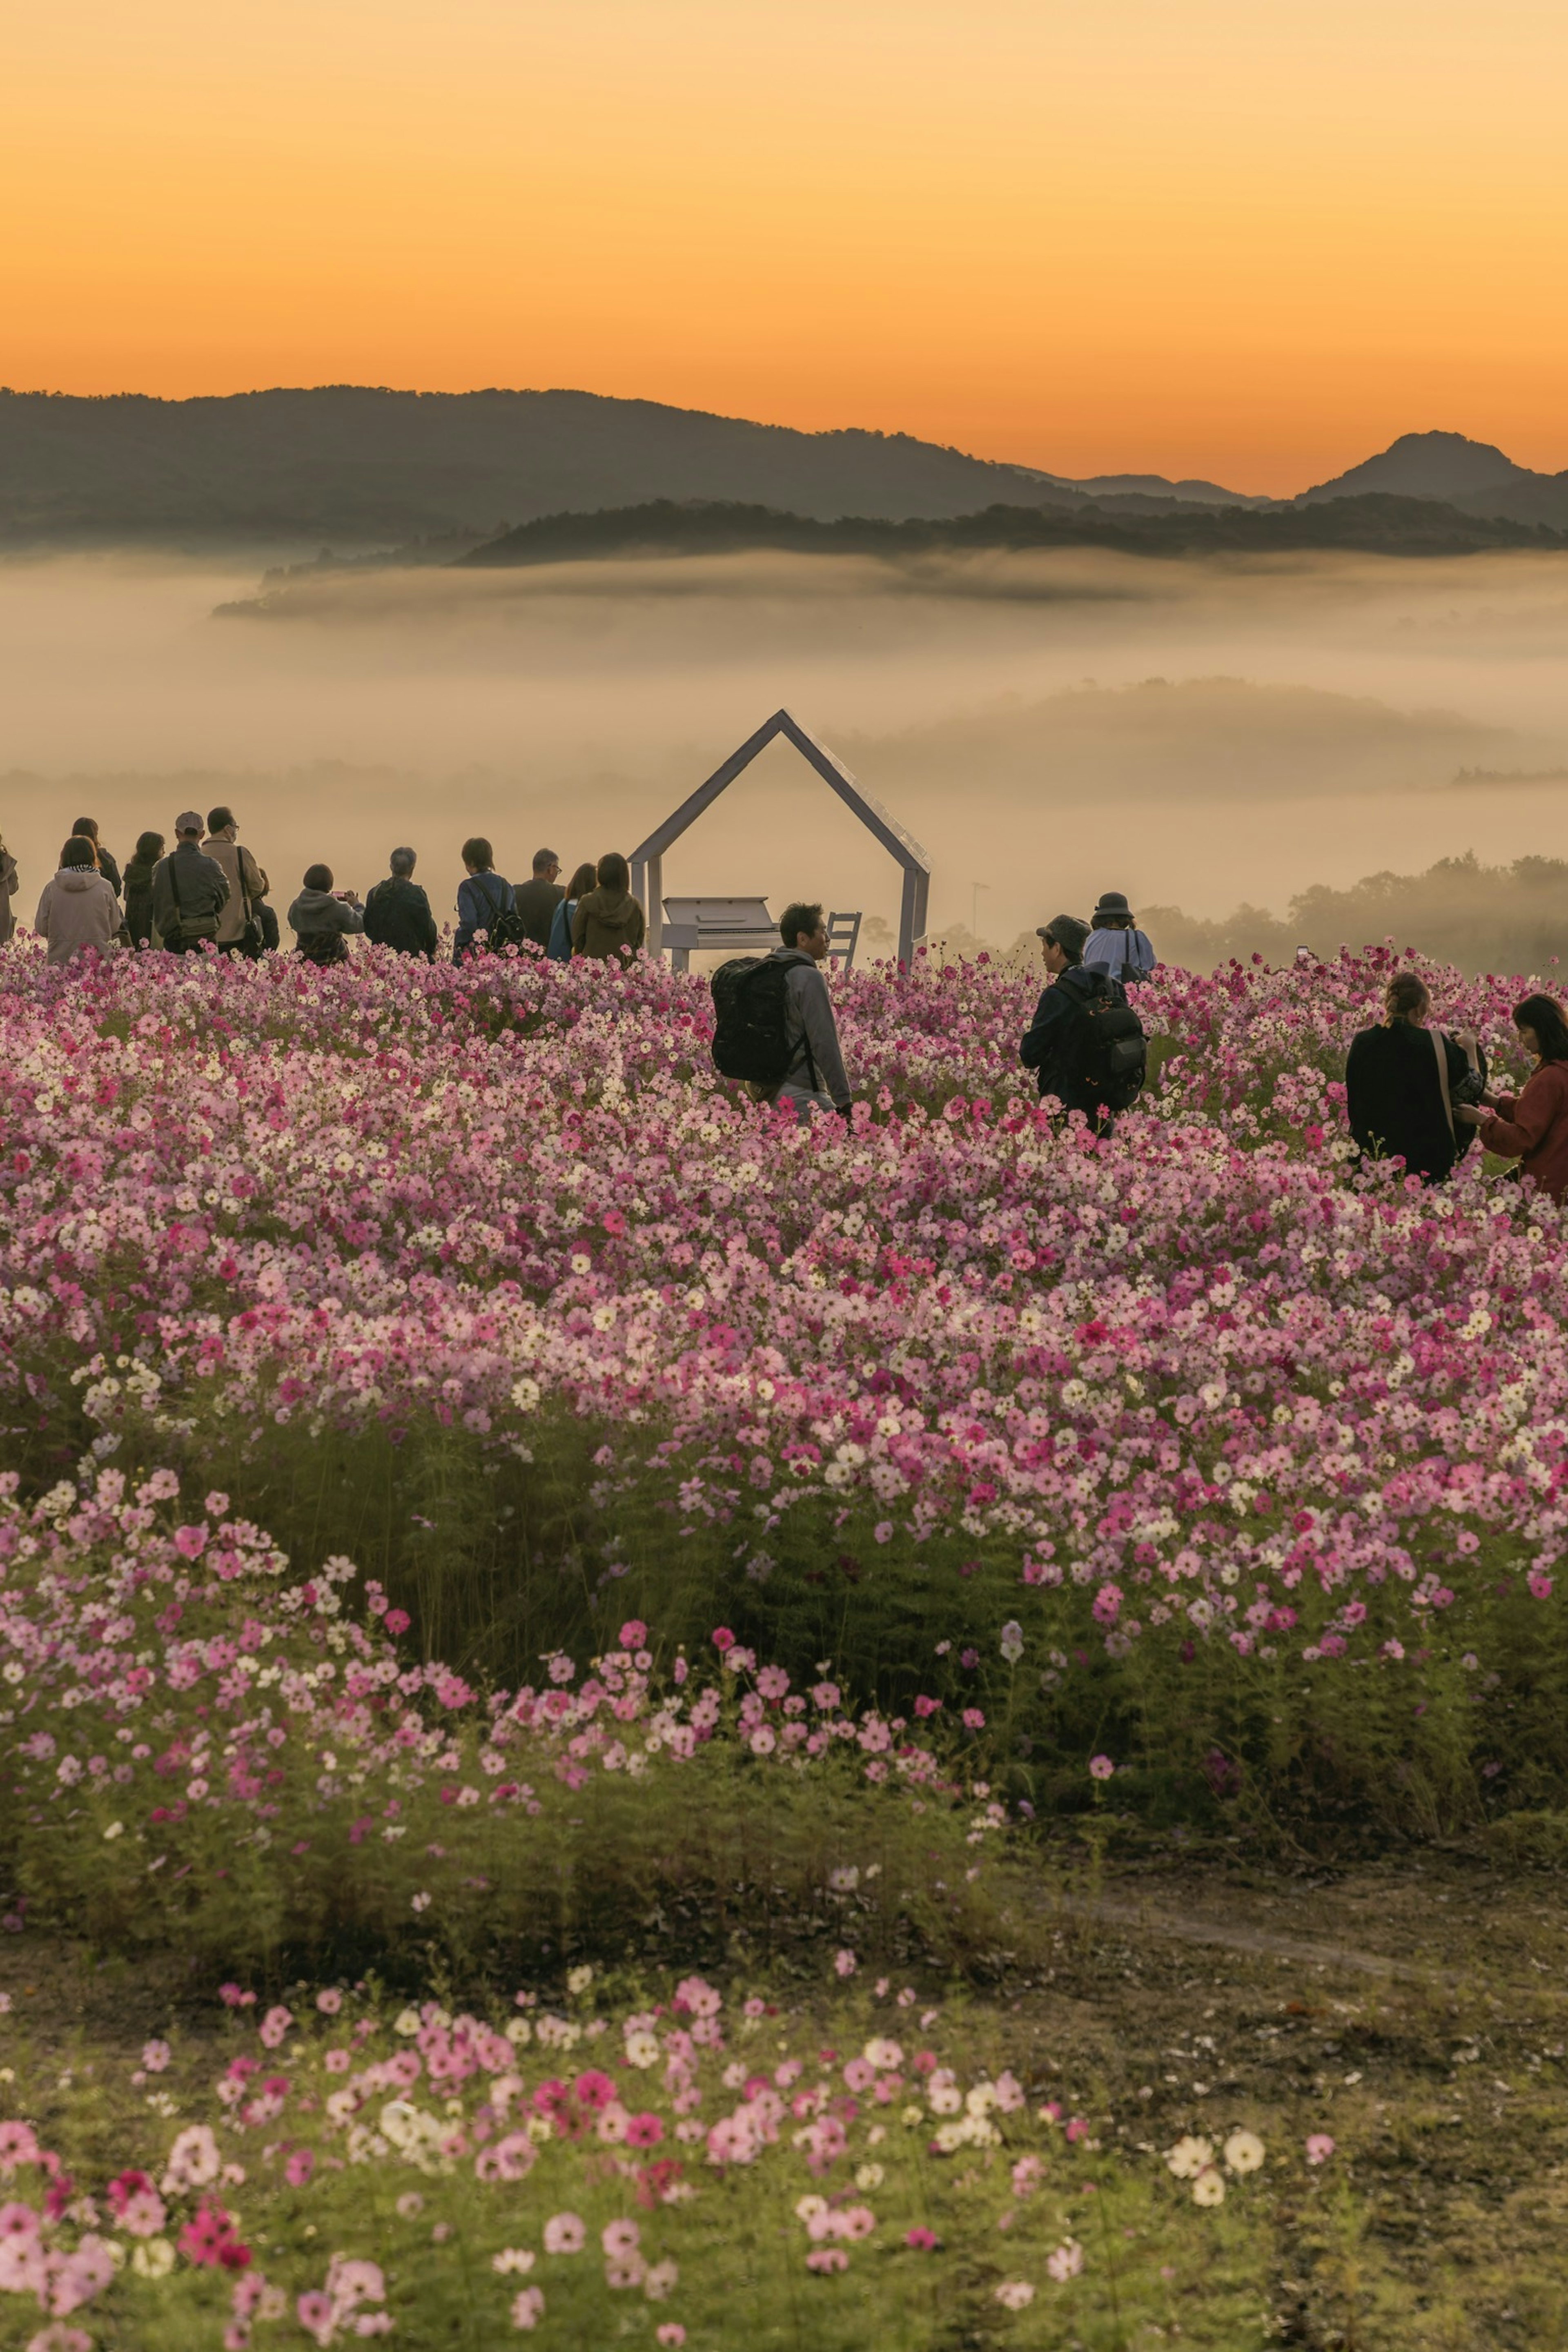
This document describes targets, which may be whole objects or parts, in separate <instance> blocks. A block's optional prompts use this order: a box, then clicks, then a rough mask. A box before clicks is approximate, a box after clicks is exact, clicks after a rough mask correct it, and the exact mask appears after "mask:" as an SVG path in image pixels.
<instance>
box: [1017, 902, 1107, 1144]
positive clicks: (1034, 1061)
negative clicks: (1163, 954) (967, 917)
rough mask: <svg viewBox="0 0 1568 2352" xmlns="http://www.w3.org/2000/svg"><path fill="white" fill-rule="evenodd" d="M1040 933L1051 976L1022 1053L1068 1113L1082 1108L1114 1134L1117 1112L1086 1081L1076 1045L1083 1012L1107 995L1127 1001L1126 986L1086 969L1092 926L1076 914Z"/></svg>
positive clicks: (1103, 1131)
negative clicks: (1084, 958) (1112, 1126)
mask: <svg viewBox="0 0 1568 2352" xmlns="http://www.w3.org/2000/svg"><path fill="white" fill-rule="evenodd" d="M1035 936H1036V938H1037V940H1040V941H1041V942H1042V943H1043V944H1042V949H1041V954H1042V958H1043V961H1044V963H1045V967H1046V970H1047V971H1048V972H1049V973H1050V975H1051V977H1050V979H1049V981H1048V982H1047V985H1046V987H1045V989H1044V991H1043V992H1042V993H1041V997H1040V1001H1039V1003H1038V1004H1037V1006H1036V1008H1035V1017H1034V1019H1033V1021H1031V1022H1030V1024H1029V1026H1028V1028H1027V1029H1026V1031H1025V1033H1024V1038H1023V1043H1022V1044H1021V1045H1020V1046H1019V1048H1018V1058H1019V1060H1020V1061H1021V1062H1022V1063H1023V1065H1024V1067H1025V1068H1026V1070H1033V1071H1035V1072H1036V1074H1037V1079H1038V1083H1039V1089H1040V1092H1041V1094H1042V1095H1055V1097H1056V1098H1057V1100H1058V1102H1059V1103H1060V1104H1061V1107H1062V1109H1063V1111H1064V1112H1067V1111H1074V1110H1081V1111H1082V1112H1083V1114H1084V1116H1085V1118H1087V1119H1088V1120H1089V1125H1090V1126H1091V1127H1092V1128H1093V1129H1095V1132H1096V1133H1097V1134H1099V1135H1109V1134H1110V1129H1111V1124H1112V1114H1111V1113H1110V1111H1109V1110H1108V1109H1107V1108H1106V1106H1105V1103H1104V1101H1103V1099H1102V1098H1101V1097H1100V1095H1098V1094H1097V1093H1095V1092H1094V1091H1093V1090H1092V1089H1091V1088H1090V1087H1088V1086H1086V1085H1085V1084H1084V1083H1083V1081H1082V1078H1081V1076H1080V1075H1079V1069H1078V1066H1077V1065H1078V1062H1079V1055H1078V1054H1077V1053H1076V1052H1075V1050H1074V1049H1075V1046H1076V1045H1077V1042H1078V1037H1077V1033H1078V1031H1079V1022H1080V1016H1082V1015H1083V1014H1085V1013H1087V1011H1088V1009H1089V1005H1091V1004H1092V1003H1095V1002H1096V1001H1097V1000H1099V999H1100V998H1102V997H1105V996H1109V998H1110V1002H1111V1003H1115V1004H1123V1005H1124V1004H1125V1003H1126V1002H1127V994H1126V991H1125V990H1124V989H1123V988H1122V986H1121V982H1120V981H1118V980H1113V979H1111V978H1110V975H1109V974H1108V973H1106V972H1103V971H1092V972H1091V971H1086V969H1085V967H1084V961H1083V951H1084V948H1085V946H1086V944H1087V942H1088V940H1089V925H1088V924H1087V923H1085V922H1080V921H1079V918H1078V917H1077V916H1076V915H1054V916H1053V917H1052V918H1051V920H1050V921H1049V922H1048V923H1042V924H1041V925H1040V926H1039V929H1037V932H1036V934H1035Z"/></svg>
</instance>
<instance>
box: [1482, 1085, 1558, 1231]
mask: <svg viewBox="0 0 1568 2352" xmlns="http://www.w3.org/2000/svg"><path fill="white" fill-rule="evenodd" d="M1480 1138H1481V1141H1482V1142H1483V1143H1484V1144H1485V1146H1486V1148H1487V1150H1489V1151H1499V1152H1501V1153H1502V1155H1503V1157H1504V1158H1505V1159H1508V1160H1518V1161H1519V1163H1520V1172H1521V1175H1524V1176H1533V1177H1534V1179H1535V1181H1536V1182H1537V1183H1538V1184H1539V1185H1540V1187H1541V1189H1542V1192H1550V1193H1551V1195H1552V1199H1553V1200H1554V1201H1561V1200H1562V1199H1563V1196H1564V1194H1565V1193H1568V1062H1542V1063H1539V1064H1538V1065H1537V1066H1536V1068H1535V1069H1534V1070H1533V1071H1532V1073H1531V1076H1529V1077H1528V1078H1527V1079H1526V1080H1525V1082H1524V1092H1523V1093H1522V1094H1521V1095H1520V1096H1519V1097H1517V1099H1516V1098H1515V1097H1514V1096H1512V1095H1500V1096H1499V1097H1498V1099H1497V1102H1496V1104H1495V1105H1494V1107H1493V1112H1492V1116H1491V1118H1489V1119H1488V1120H1486V1122H1485V1123H1484V1125H1483V1126H1482V1128H1481V1129H1480Z"/></svg>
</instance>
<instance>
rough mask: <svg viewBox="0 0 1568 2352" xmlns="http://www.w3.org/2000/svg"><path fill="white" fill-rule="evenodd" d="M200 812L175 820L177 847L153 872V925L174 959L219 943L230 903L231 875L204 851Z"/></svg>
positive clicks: (161, 860)
mask: <svg viewBox="0 0 1568 2352" xmlns="http://www.w3.org/2000/svg"><path fill="white" fill-rule="evenodd" d="M202 830H203V827H202V821H201V818H200V817H199V816H198V815H197V814H196V812H195V809H186V810H185V812H184V814H183V815H181V816H177V817H176V818H175V819H174V836H175V838H174V848H173V849H172V850H171V851H170V852H169V855H168V856H167V857H160V859H159V860H158V863H157V865H156V866H154V867H153V926H154V928H155V929H156V930H157V933H158V937H159V938H160V939H161V940H163V945H164V946H165V948H167V950H169V953H170V954H171V955H189V954H191V953H193V952H195V950H199V949H200V948H201V947H202V946H203V945H204V944H205V941H206V940H212V941H213V943H214V945H215V946H216V943H217V933H218V918H219V916H220V915H221V914H222V913H223V910H224V908H226V906H227V904H228V898H229V890H228V876H227V875H226V873H225V872H224V870H223V867H222V866H220V865H219V864H218V863H217V860H216V858H213V857H208V856H206V855H205V852H204V850H203V848H202Z"/></svg>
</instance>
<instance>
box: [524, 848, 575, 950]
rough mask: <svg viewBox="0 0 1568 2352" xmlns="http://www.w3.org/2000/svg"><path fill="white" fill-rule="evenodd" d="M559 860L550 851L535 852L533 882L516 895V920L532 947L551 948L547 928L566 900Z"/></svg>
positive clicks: (526, 883) (525, 884) (526, 884)
mask: <svg viewBox="0 0 1568 2352" xmlns="http://www.w3.org/2000/svg"><path fill="white" fill-rule="evenodd" d="M560 873H561V860H560V859H559V858H558V857H557V856H556V855H555V852H554V851H553V850H552V849H536V850H535V851H534V854H533V879H532V880H531V882H525V883H524V884H523V886H522V887H521V890H519V891H518V892H517V893H516V901H517V914H518V920H519V921H520V922H521V925H522V928H523V932H524V935H525V936H526V937H527V938H529V939H531V940H532V941H533V944H534V946H535V947H538V948H547V947H548V946H549V945H550V926H551V924H552V922H553V921H554V920H555V909H556V908H557V907H559V905H560V904H561V901H562V899H563V898H564V897H565V895H566V894H565V892H564V891H563V889H562V887H561V883H560V879H559V877H560Z"/></svg>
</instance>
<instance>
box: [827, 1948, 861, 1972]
mask: <svg viewBox="0 0 1568 2352" xmlns="http://www.w3.org/2000/svg"><path fill="white" fill-rule="evenodd" d="M859 1965H860V1963H859V1961H858V1959H857V1958H856V1957H855V1955H854V1953H853V1952H850V1951H840V1952H835V1953H834V1955H833V1972H834V1974H835V1976H839V1977H852V1976H853V1975H854V1973H855V1971H856V1969H858V1967H859Z"/></svg>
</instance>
